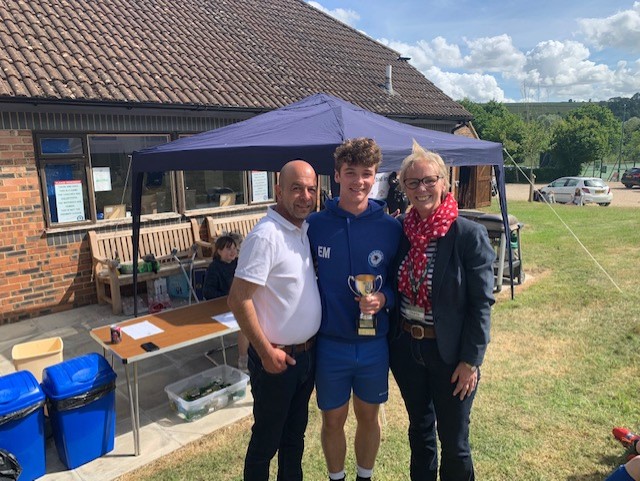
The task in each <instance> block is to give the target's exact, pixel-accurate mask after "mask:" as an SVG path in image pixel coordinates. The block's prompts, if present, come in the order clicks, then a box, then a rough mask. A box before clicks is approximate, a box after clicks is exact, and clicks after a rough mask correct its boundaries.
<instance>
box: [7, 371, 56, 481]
mask: <svg viewBox="0 0 640 481" xmlns="http://www.w3.org/2000/svg"><path fill="white" fill-rule="evenodd" d="M44 399H45V397H44V393H43V392H42V389H40V384H38V381H37V380H36V378H35V376H34V375H33V374H32V373H31V372H29V371H20V372H16V373H12V374H8V375H6V376H3V377H0V448H2V449H5V450H7V451H9V452H10V453H11V454H13V455H14V456H15V457H16V459H17V460H18V463H19V464H20V466H21V467H22V474H21V475H20V477H19V479H20V481H32V480H33V479H36V478H39V477H40V476H44V474H45V471H46V462H45V454H44V453H45V449H44V441H45V440H44V409H43V407H44Z"/></svg>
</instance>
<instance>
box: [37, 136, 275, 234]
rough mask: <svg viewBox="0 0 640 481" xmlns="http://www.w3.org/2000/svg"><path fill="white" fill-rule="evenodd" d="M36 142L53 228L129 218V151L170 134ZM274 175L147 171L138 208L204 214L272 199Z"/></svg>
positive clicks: (148, 212) (166, 138) (54, 138)
mask: <svg viewBox="0 0 640 481" xmlns="http://www.w3.org/2000/svg"><path fill="white" fill-rule="evenodd" d="M35 140H36V142H35V143H36V146H37V159H38V163H39V172H40V176H41V179H42V185H43V191H44V192H43V198H44V204H45V217H46V220H47V225H48V226H49V227H57V226H59V225H67V224H69V223H73V224H80V225H81V224H87V223H98V222H103V221H109V220H113V219H120V218H124V217H128V216H130V215H131V214H130V213H131V186H132V182H133V179H132V178H131V154H132V153H133V152H134V151H137V150H142V149H146V148H149V147H153V146H156V145H160V144H164V143H167V142H169V141H170V140H171V136H170V135H169V134H151V135H138V134H117V135H109V134H88V135H87V134H84V135H82V134H63V133H61V134H49V133H47V134H36V135H35ZM275 178H276V176H275V174H274V173H273V172H263V171H251V172H240V171H209V170H207V171H184V172H150V173H146V174H145V177H144V181H143V191H142V198H141V201H142V211H141V212H142V215H153V214H162V213H170V212H181V213H184V212H188V211H199V212H198V214H202V210H203V209H204V210H206V209H208V210H215V209H218V208H225V207H229V206H238V205H245V206H246V205H255V204H262V203H269V202H273V201H274V199H275ZM181 183H183V184H181ZM183 194H184V197H182V195H183ZM178 207H179V208H178Z"/></svg>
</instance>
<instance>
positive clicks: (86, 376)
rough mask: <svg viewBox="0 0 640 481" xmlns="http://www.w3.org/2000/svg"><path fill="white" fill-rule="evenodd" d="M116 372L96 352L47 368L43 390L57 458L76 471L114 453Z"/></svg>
mask: <svg viewBox="0 0 640 481" xmlns="http://www.w3.org/2000/svg"><path fill="white" fill-rule="evenodd" d="M115 386H116V373H115V372H113V369H111V366H110V365H109V363H108V362H107V360H106V359H105V358H104V357H103V356H101V355H99V354H96V353H91V354H87V355H84V356H80V357H75V358H73V359H69V360H67V361H64V362H61V363H59V364H54V365H53V366H49V367H47V368H45V369H44V371H43V373H42V389H43V390H44V392H45V394H46V395H47V406H48V409H49V419H50V420H51V428H52V430H53V439H54V441H55V444H56V449H57V451H58V456H59V457H60V460H61V461H62V462H63V464H64V465H65V466H66V467H67V468H68V469H74V468H77V467H78V466H82V465H83V464H85V463H88V462H89V461H92V460H94V459H96V458H99V457H100V456H103V455H104V454H106V453H108V452H110V451H112V450H113V443H114V438H115V426H116V410H115Z"/></svg>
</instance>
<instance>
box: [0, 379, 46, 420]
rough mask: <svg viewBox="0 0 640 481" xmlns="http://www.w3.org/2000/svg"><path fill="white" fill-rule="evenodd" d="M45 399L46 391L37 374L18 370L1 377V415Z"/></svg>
mask: <svg viewBox="0 0 640 481" xmlns="http://www.w3.org/2000/svg"><path fill="white" fill-rule="evenodd" d="M42 401H44V393H43V392H42V389H41V388H40V384H38V381H37V380H36V378H35V376H34V375H33V374H31V372H29V371H18V372H15V373H11V374H7V375H6V376H2V377H0V417H2V416H6V415H8V414H12V413H15V412H17V411H21V410H22V409H26V408H29V407H31V406H35V405H36V404H38V403H41V402H42Z"/></svg>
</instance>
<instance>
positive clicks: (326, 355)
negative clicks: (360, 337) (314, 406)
mask: <svg viewBox="0 0 640 481" xmlns="http://www.w3.org/2000/svg"><path fill="white" fill-rule="evenodd" d="M352 388H353V393H354V394H355V395H356V396H358V397H359V398H360V399H361V400H363V401H364V402H367V403H369V404H381V403H383V402H386V400H387V399H388V397H389V347H388V345H387V339H386V337H381V338H378V339H371V340H368V339H367V340H366V341H356V342H340V341H336V340H333V339H327V338H326V337H323V336H318V342H317V347H316V396H317V398H318V407H319V408H320V409H321V410H323V411H329V410H331V409H336V408H339V407H340V406H342V405H344V404H346V403H347V402H348V401H349V399H350V398H351V389H352Z"/></svg>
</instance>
